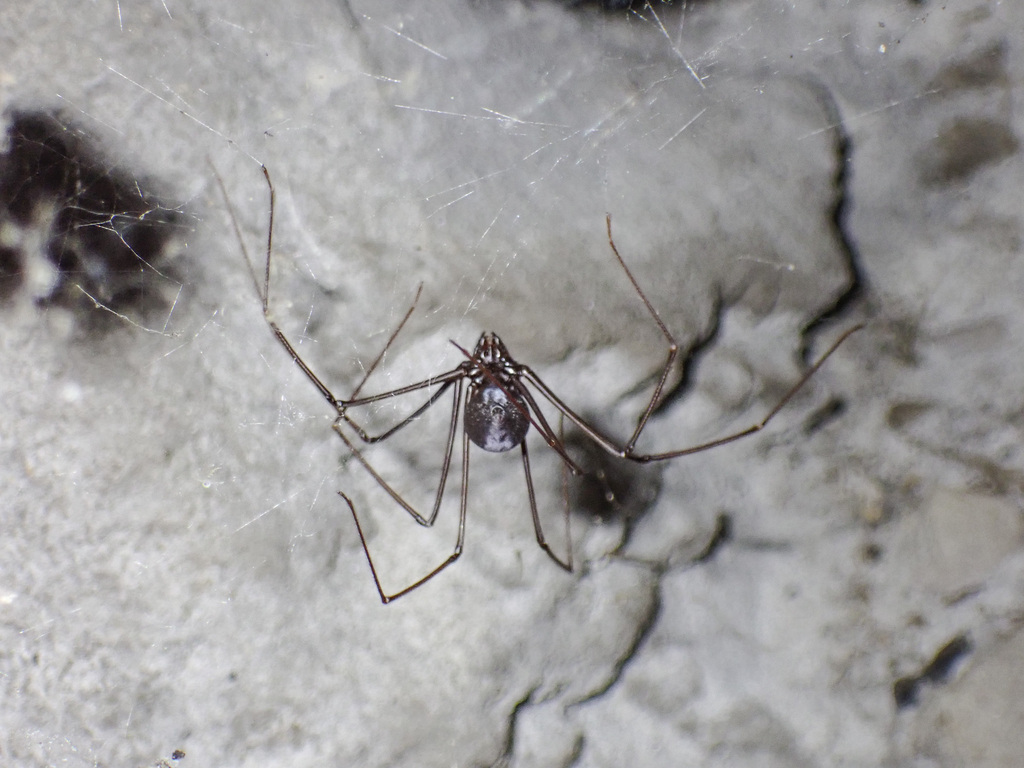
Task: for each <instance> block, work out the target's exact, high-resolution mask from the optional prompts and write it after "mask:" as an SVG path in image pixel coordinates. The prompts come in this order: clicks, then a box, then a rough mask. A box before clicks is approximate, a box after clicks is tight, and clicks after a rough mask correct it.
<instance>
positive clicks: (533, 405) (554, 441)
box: [512, 387, 586, 475]
mask: <svg viewBox="0 0 1024 768" xmlns="http://www.w3.org/2000/svg"><path fill="white" fill-rule="evenodd" d="M519 391H520V392H521V393H522V395H523V399H524V400H526V402H527V403H528V404H529V406H530V410H531V411H533V412H534V413H536V414H537V419H536V420H534V419H533V418H532V417H531V418H530V423H532V424H533V425H534V426H535V427H536V428H537V431H538V432H539V433H540V435H541V437H543V438H544V442H546V443H547V444H548V446H549V447H550V448H552V449H553V450H554V451H555V453H557V454H558V455H559V457H560V458H561V459H562V463H563V464H564V465H565V466H567V467H568V468H569V469H570V471H572V473H573V474H574V475H583V474H586V473H585V472H584V471H583V468H582V467H581V466H580V465H579V464H577V463H576V462H575V461H573V460H572V457H570V456H569V452H568V451H567V450H566V449H565V443H564V442H562V440H561V438H558V437H555V433H554V430H552V429H551V425H550V424H548V421H547V419H546V418H545V417H544V412H543V411H541V409H540V406H539V405H537V400H536V399H535V398H534V396H533V394H531V392H530V390H528V389H527V388H526V387H519ZM512 402H513V403H514V402H515V400H513V401H512Z"/></svg>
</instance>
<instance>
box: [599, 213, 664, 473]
mask: <svg viewBox="0 0 1024 768" xmlns="http://www.w3.org/2000/svg"><path fill="white" fill-rule="evenodd" d="M604 221H605V228H606V229H607V230H608V245H610V246H611V248H612V253H614V254H615V258H616V259H617V260H618V262H619V266H620V267H622V271H623V272H625V273H626V277H628V278H629V282H630V283H632V284H633V289H634V290H635V291H636V293H637V295H638V296H639V297H640V299H641V300H642V301H643V303H644V306H645V307H647V311H648V312H649V313H650V315H651V317H652V318H653V319H654V322H655V323H657V325H658V328H659V329H660V330H661V333H662V335H663V336H664V337H665V340H666V341H667V342H668V356H667V358H666V360H665V366H664V367H663V368H662V369H661V376H660V377H659V378H658V384H657V386H656V387H655V388H654V392H653V393H651V399H650V401H649V402H648V403H647V407H646V408H644V411H643V413H641V414H640V418H638V419H637V422H636V429H634V430H633V435H632V437H630V438H629V442H628V443H626V447H625V449H623V450H624V452H625V453H626V454H627V455H628V454H631V453H632V452H633V447H634V446H635V445H636V441H637V440H639V439H640V433H641V432H643V431H644V427H646V426H647V420H648V419H650V418H651V414H652V413H653V412H654V409H655V408H656V407H657V405H658V401H659V400H660V399H661V393H662V390H664V389H665V382H666V381H668V377H669V374H670V373H671V372H672V365H673V363H675V361H676V357H677V356H678V354H679V344H678V342H676V340H675V338H674V337H673V336H672V334H671V333H670V332H669V330H668V326H666V325H665V321H664V320H662V319H661V315H659V314H658V310H656V309H655V308H654V305H653V304H651V302H650V301H649V300H648V298H647V296H646V294H644V292H643V290H642V289H641V288H640V283H638V282H637V281H636V278H635V277H634V276H633V273H632V272H630V271H629V267H627V266H626V262H625V260H624V259H623V258H622V256H621V255H620V254H619V249H618V248H616V247H615V241H614V240H613V239H612V215H611V214H610V213H606V214H605V217H604Z"/></svg>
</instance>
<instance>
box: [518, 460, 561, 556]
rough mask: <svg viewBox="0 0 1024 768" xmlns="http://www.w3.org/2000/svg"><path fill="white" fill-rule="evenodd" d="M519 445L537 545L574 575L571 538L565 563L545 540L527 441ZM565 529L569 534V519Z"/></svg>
mask: <svg viewBox="0 0 1024 768" xmlns="http://www.w3.org/2000/svg"><path fill="white" fill-rule="evenodd" d="M519 445H520V446H521V447H522V450H523V472H524V473H525V475H526V493H527V495H528V496H529V497H530V514H531V515H532V516H533V530H534V533H535V534H536V535H537V544H539V545H540V548H541V549H543V550H544V551H545V552H547V553H548V557H550V558H551V559H552V560H554V561H555V562H556V563H558V565H559V566H561V567H562V568H563V569H565V570H566V571H568V572H569V573H572V539H571V538H570V539H568V540H567V541H568V546H569V559H568V561H563V560H562V559H561V558H560V557H559V556H558V555H556V554H555V552H554V550H552V549H551V546H550V545H549V544H548V542H547V539H545V538H544V531H543V530H542V529H541V524H540V515H539V514H538V513H537V496H536V494H535V493H534V491H533V475H532V474H531V473H530V454H529V452H528V451H527V450H526V441H525V440H523V442H521V443H520V444H519ZM566 515H567V516H568V510H566ZM565 529H566V532H567V533H568V531H569V521H568V519H566V525H565Z"/></svg>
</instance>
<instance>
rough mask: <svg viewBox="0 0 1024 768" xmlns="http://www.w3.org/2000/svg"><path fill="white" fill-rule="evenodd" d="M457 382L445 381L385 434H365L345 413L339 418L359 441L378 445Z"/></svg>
mask: <svg viewBox="0 0 1024 768" xmlns="http://www.w3.org/2000/svg"><path fill="white" fill-rule="evenodd" d="M458 380H459V379H449V380H448V381H446V382H445V383H444V384H443V385H441V388H440V389H438V390H437V391H436V392H434V393H433V394H432V395H431V396H430V397H429V398H428V399H427V401H426V402H425V403H423V405H421V406H420V407H419V408H417V409H416V410H415V411H413V412H412V413H411V414H409V415H408V416H406V417H405V418H404V419H402V420H401V421H400V422H398V423H397V424H395V425H394V426H393V427H391V428H389V429H388V430H387V431H386V432H382V433H381V434H379V435H370V434H367V432H366V430H364V429H363V428H362V427H361V426H360V425H359V424H358V423H356V421H355V420H354V419H353V418H352V417H351V416H349V415H348V412H347V411H346V412H344V413H342V414H341V418H343V419H344V420H345V423H346V424H348V425H349V426H350V427H352V429H353V430H354V431H355V433H356V434H357V435H359V439H360V440H362V441H363V442H364V443H369V444H371V445H372V444H373V443H379V442H381V441H382V440H387V439H388V438H389V437H391V436H392V435H393V434H395V432H397V431H398V430H400V429H401V428H402V427H404V426H406V425H407V424H410V423H412V422H413V421H415V420H416V419H417V418H418V417H419V416H422V415H423V412H424V411H426V410H427V409H428V408H429V407H430V406H432V405H433V404H434V403H435V402H436V401H437V400H438V399H440V397H441V395H443V394H444V393H445V392H447V391H448V388H449V387H450V386H451V385H452V383H453V382H455V381H458Z"/></svg>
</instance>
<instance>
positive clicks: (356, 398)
mask: <svg viewBox="0 0 1024 768" xmlns="http://www.w3.org/2000/svg"><path fill="white" fill-rule="evenodd" d="M261 168H262V170H263V176H264V178H265V179H266V182H267V189H268V192H269V224H268V228H267V251H266V264H265V267H264V273H263V280H262V285H261V281H260V279H259V277H258V276H257V272H256V269H255V268H254V266H253V263H252V259H251V258H250V256H249V252H248V249H247V248H246V246H245V242H244V239H243V238H242V234H241V230H240V228H239V226H238V222H237V220H236V218H235V215H234V212H233V210H232V209H231V206H230V203H228V211H229V214H230V217H231V221H232V225H233V227H234V230H235V234H236V237H237V238H238V241H239V243H240V245H241V250H242V252H243V255H244V257H245V260H246V263H247V265H248V268H249V273H250V275H251V277H252V280H253V284H254V286H255V288H256V292H257V293H258V294H259V297H260V300H261V303H262V305H263V317H264V319H265V320H266V322H267V325H268V326H270V330H271V331H272V332H273V334H274V337H275V338H276V339H277V341H278V342H279V343H280V344H281V346H282V347H284V349H285V351H286V352H288V354H289V355H290V356H291V358H292V360H294V361H295V364H296V365H298V367H299V368H300V369H301V370H302V372H303V373H304V374H305V375H306V378H308V379H309V380H310V382H312V383H313V385H314V386H315V387H316V388H317V390H319V392H320V394H321V395H322V396H323V398H324V399H325V400H326V401H327V403H328V404H329V405H330V406H331V407H332V408H333V409H334V410H335V411H336V412H337V417H336V418H335V420H334V423H333V425H332V428H333V429H334V431H335V432H336V433H337V434H338V436H339V437H340V438H341V440H342V442H344V443H345V446H346V447H347V448H348V450H349V451H350V452H351V454H352V455H353V456H354V457H355V458H356V460H357V461H358V462H359V463H360V464H361V465H362V466H363V467H364V468H365V469H366V471H367V472H369V474H370V475H371V476H372V477H373V479H374V480H375V481H376V482H377V483H378V484H379V485H380V487H381V488H382V489H383V490H384V491H386V492H387V494H388V495H390V496H391V498H392V499H394V501H395V502H396V503H397V504H398V505H399V506H401V507H402V508H403V509H404V510H405V511H406V512H408V513H409V515H410V516H411V517H412V519H413V520H415V521H416V522H417V523H419V524H420V525H422V526H425V527H430V526H432V525H433V524H434V521H435V520H436V518H437V514H438V511H439V509H440V506H441V500H442V497H443V495H444V491H445V486H446V483H447V480H448V473H449V470H450V469H451V459H452V452H453V450H454V446H455V440H456V436H457V435H458V425H459V416H460V411H461V417H462V440H461V442H462V482H461V490H460V497H459V524H458V538H457V539H456V542H455V548H454V550H453V551H452V553H451V555H449V556H448V558H447V559H446V560H445V561H444V562H442V563H441V564H440V565H438V566H437V567H435V568H434V569H433V570H431V571H430V572H429V573H427V574H426V575H425V576H422V577H421V578H419V579H417V580H416V581H414V582H413V583H412V584H409V585H408V586H406V587H403V588H402V589H400V590H398V591H397V592H393V593H390V594H389V593H387V592H385V590H384V587H383V586H382V584H381V581H380V577H379V575H378V573H377V568H376V566H375V565H374V562H373V557H372V556H371V555H370V549H369V547H368V546H367V542H366V536H365V535H364V533H363V528H362V525H361V524H360V522H359V515H358V514H357V512H356V508H355V505H354V504H353V503H352V500H351V499H350V498H349V497H348V496H346V495H345V494H344V493H343V492H341V491H339V492H338V495H339V496H341V498H342V499H343V500H344V501H345V503H346V504H347V505H348V508H349V510H350V511H351V513H352V519H353V520H354V521H355V525H356V531H357V533H358V534H359V541H360V543H361V544H362V547H363V552H364V554H365V555H366V561H367V563H368V564H369V566H370V573H371V575H372V576H373V582H374V584H375V585H376V587H377V592H378V594H379V595H380V599H381V602H383V603H385V604H387V603H390V602H391V601H393V600H396V599H398V598H399V597H402V596H403V595H407V594H409V593H410V592H412V591H413V590H415V589H417V588H418V587H421V586H423V585H424V584H425V583H427V582H428V581H430V580H431V579H433V578H434V577H435V576H437V575H438V574H439V573H441V572H442V571H443V570H445V569H446V568H447V567H448V566H450V565H451V564H452V563H454V562H455V561H456V560H458V559H459V556H460V555H461V554H462V548H463V542H464V540H465V533H466V506H467V504H466V500H467V493H468V488H469V456H470V449H469V444H470V443H473V444H474V445H476V446H478V447H480V448H482V449H483V450H485V451H489V452H492V453H501V452H505V451H510V450H512V449H514V448H515V447H517V446H518V447H519V449H520V452H521V456H522V462H523V471H524V474H525V477H526V492H527V496H528V499H529V503H530V513H531V515H532V518H533V528H534V532H535V534H536V538H537V544H538V545H539V546H540V548H541V549H542V550H543V551H544V552H546V553H547V554H548V556H549V557H550V558H551V560H553V561H554V562H555V563H556V564H557V565H558V566H560V567H561V568H563V569H564V570H566V571H568V572H571V571H572V570H573V562H572V539H571V536H570V531H569V509H568V498H567V497H566V505H565V515H564V519H565V537H566V541H567V543H568V554H567V556H566V558H565V559H564V560H563V559H562V558H561V557H559V556H558V555H557V554H556V553H555V552H554V550H553V549H552V548H551V546H550V545H549V544H548V542H547V540H546V538H545V537H544V532H543V530H542V529H541V523H540V517H539V515H538V513H537V499H536V495H535V493H534V487H533V478H532V475H531V472H530V456H529V453H528V451H527V448H526V435H527V433H528V432H529V430H530V427H531V426H532V427H534V429H536V430H537V432H538V433H539V434H540V436H541V437H542V438H543V439H544V442H546V443H547V444H548V446H550V447H551V448H552V449H553V450H554V451H555V452H556V453H557V454H558V456H559V457H560V458H561V460H562V462H563V465H564V467H565V468H567V469H568V471H569V472H571V473H573V474H574V475H580V474H583V469H582V468H581V467H580V466H579V465H578V464H577V463H576V462H575V461H573V459H572V458H571V457H570V456H569V454H568V451H567V449H566V447H565V444H564V443H563V441H562V438H561V435H560V433H559V434H558V435H556V434H555V431H554V430H553V429H552V428H551V426H550V424H549V423H548V421H547V419H546V418H545V416H544V414H543V412H542V411H541V409H540V407H539V406H538V403H537V400H536V398H535V396H534V392H536V393H537V394H539V395H540V396H541V397H542V398H543V399H544V400H546V401H547V402H548V403H550V404H551V405H552V406H553V407H554V408H555V409H557V411H558V412H559V414H560V417H559V418H560V421H561V419H563V418H564V419H568V420H569V421H570V422H572V423H573V424H575V425H576V427H577V428H579V429H580V430H581V431H582V432H583V434H584V435H586V436H587V438H589V439H590V440H592V441H593V442H594V443H595V444H596V445H598V446H599V447H600V448H602V449H603V450H605V451H607V452H608V453H609V454H611V455H613V456H617V457H618V458H620V459H625V460H629V461H634V462H638V463H642V464H643V463H648V462H653V461H665V460H667V459H674V458H678V457H680V456H687V455H689V454H693V453H699V452H701V451H706V450H709V449H711V448H716V447H718V446H720V445H725V444H726V443H731V442H734V441H736V440H740V439H742V438H744V437H747V436H749V435H753V434H754V433H756V432H759V431H760V430H761V429H763V428H764V427H765V426H766V425H767V424H768V422H770V421H771V420H772V419H773V418H774V417H775V415H776V414H778V413H779V411H781V410H782V409H783V408H784V407H785V406H786V404H787V403H788V402H789V401H790V400H791V399H792V398H793V396H794V395H795V394H796V393H797V391H798V390H800V388H801V387H803V385H804V384H805V383H807V381H808V379H810V378H811V377H812V376H813V375H814V374H815V372H817V370H818V369H819V368H820V367H821V366H822V365H823V364H824V362H825V361H826V360H827V359H828V358H829V356H830V355H831V354H832V353H833V352H835V351H836V349H838V347H839V345H840V344H842V343H843V342H844V341H845V340H846V339H847V337H849V336H850V335H851V334H852V333H854V332H855V331H857V330H859V329H860V328H861V327H863V326H862V325H859V324H858V325H855V326H853V327H852V328H849V329H847V330H846V331H844V332H843V333H842V334H841V335H840V336H839V338H838V339H836V341H835V342H833V344H832V346H830V347H829V348H828V349H827V350H826V351H825V353H824V354H823V355H822V356H821V357H820V358H818V360H817V361H815V362H814V364H813V365H811V366H810V367H809V368H808V369H807V370H806V372H805V373H804V374H803V376H801V377H800V379H799V380H798V381H797V382H796V383H795V384H794V385H793V386H792V387H790V389H789V390H788V391H787V392H786V393H785V394H784V395H783V396H782V398H781V399H780V400H779V401H778V402H777V403H776V404H775V406H774V407H772V409H771V410H769V411H768V414H767V415H766V416H765V417H764V418H763V419H761V421H759V422H757V423H756V424H753V425H751V426H749V427H747V428H746V429H742V430H739V431H737V432H732V433H730V434H727V435H724V436H722V437H718V438H716V439H714V440H710V441H707V442H703V443H699V444H697V445H692V446H688V447H686V448H679V449H676V450H672V451H666V452H663V453H647V454H645V453H637V452H636V450H635V446H636V443H637V440H638V439H639V438H640V434H641V432H643V430H644V427H645V426H646V425H647V422H648V420H649V419H650V417H651V414H652V413H653V412H654V410H655V407H656V406H657V405H658V403H659V401H660V398H661V394H662V391H663V389H664V387H665V383H666V381H667V380H668V377H669V375H670V373H671V371H672V366H673V363H674V362H675V360H676V356H677V355H678V353H679V345H678V343H677V342H676V340H675V339H674V338H673V336H672V334H671V333H670V332H669V330H668V328H667V327H666V325H665V323H664V322H663V321H662V319H661V317H660V316H659V315H658V312H657V310H655V308H654V306H653V305H652V304H651V302H650V301H648V299H647V296H646V295H645V294H644V292H643V290H642V289H641V288H640V285H639V283H638V282H637V281H636V278H635V277H634V276H633V273H632V272H630V270H629V267H627V266H626V262H625V261H624V260H623V258H622V256H621V255H620V254H619V251H618V248H616V247H615V241H614V240H613V239H612V229H611V226H612V225H611V215H607V216H606V218H605V226H606V229H607V234H608V244H609V246H610V247H611V250H612V253H613V254H614V255H615V259H616V260H617V261H618V263H619V265H620V266H621V267H622V271H623V272H624V273H625V274H626V277H627V278H628V279H629V282H630V283H631V284H632V286H633V289H634V290H635V291H636V293H637V295H638V296H639V297H640V300H641V301H643V303H644V306H645V307H646V308H647V312H648V313H649V314H650V316H651V318H652V319H653V321H654V323H655V324H656V325H657V326H658V328H659V329H660V331H661V333H662V335H663V336H664V337H665V340H666V342H667V343H668V354H667V356H666V360H665V365H664V367H663V369H662V371H661V375H660V376H659V378H658V382H657V384H656V386H655V387H654V392H653V393H652V395H651V399H650V400H649V401H648V403H647V406H646V407H645V408H644V410H643V413H641V415H640V417H639V418H638V419H637V423H636V428H635V429H634V430H633V434H632V435H631V436H630V438H629V440H628V442H626V444H625V446H622V447H620V446H619V445H618V444H617V443H616V442H615V441H614V440H612V439H611V438H609V437H607V436H605V435H604V434H602V433H601V432H599V431H598V430H597V429H596V428H595V427H593V426H591V425H590V424H588V423H587V422H586V421H584V419H583V418H582V417H581V416H579V415H578V414H577V413H576V412H575V411H573V410H572V409H571V408H570V407H569V406H568V405H566V404H565V403H564V402H563V401H562V399H561V398H560V397H558V395H556V394H555V393H554V392H553V391H552V390H551V388H550V387H548V386H547V384H545V383H544V382H543V380H542V379H541V378H540V377H539V376H538V375H537V374H536V373H535V372H534V371H533V369H531V368H530V367H529V366H527V365H523V364H522V363H519V362H517V361H516V360H515V358H513V357H512V355H511V353H510V352H509V350H508V348H507V347H506V346H505V344H504V343H503V342H502V341H501V339H500V338H499V337H498V335H497V334H495V333H492V332H490V331H486V332H484V333H482V334H481V335H480V338H479V339H478V340H477V343H476V346H475V347H474V348H473V351H472V352H470V351H469V350H467V349H465V348H463V347H461V346H459V345H458V344H457V343H455V342H454V341H453V342H451V343H452V344H454V345H455V346H456V347H457V348H458V349H459V350H460V351H461V353H462V355H463V356H464V357H465V360H463V361H462V362H460V363H459V364H458V365H456V366H455V367H454V368H452V369H451V370H449V371H445V372H443V373H438V374H435V375H433V376H430V377H428V378H426V379H423V380H422V381H418V382H416V383H413V384H407V385H406V386H404V387H398V388H397V389H392V390H390V391H388V392H381V393H379V394H376V395H368V396H360V392H361V391H362V388H363V385H364V384H365V383H366V380H367V379H368V378H369V376H370V374H372V373H373V371H374V370H375V369H376V367H377V366H378V364H379V363H380V362H381V360H382V359H383V357H384V355H385V354H386V352H387V351H388V349H389V348H390V347H391V345H392V344H393V343H394V341H395V338H396V337H397V336H398V334H399V333H400V332H401V330H402V328H403V326H404V325H405V323H406V322H407V321H408V320H409V317H410V316H411V315H412V313H413V310H414V309H415V307H416V302H417V300H418V299H419V296H420V292H421V291H422V287H423V286H422V284H421V285H420V287H419V289H418V290H417V292H416V297H415V298H414V299H413V302H412V306H410V308H409V310H408V311H407V312H406V313H405V315H404V317H403V318H402V320H401V321H400V322H399V323H398V326H397V327H396V329H395V330H394V331H393V332H392V334H391V336H390V337H389V338H388V340H387V342H386V343H385V345H384V349H383V350H382V351H381V353H380V354H379V355H378V356H377V357H376V359H375V360H374V361H373V363H372V364H371V365H370V366H369V367H368V368H367V369H366V373H365V374H364V376H363V378H362V380H361V381H360V383H359V384H358V386H357V387H356V388H355V390H354V391H353V393H352V395H351V396H350V397H349V398H348V399H341V398H338V397H335V395H334V394H333V393H332V392H331V390H330V389H329V388H328V387H327V385H326V384H324V382H323V380H322V379H321V378H320V377H319V376H317V374H316V373H315V372H314V371H313V369H312V368H310V367H309V365H308V364H307V363H306V362H305V361H304V360H303V359H302V357H301V356H300V355H299V353H298V351H297V350H296V348H295V346H294V345H293V344H292V343H291V342H290V341H289V340H288V338H287V337H286V336H285V334H284V332H283V331H282V330H281V328H280V327H279V326H278V325H277V323H276V322H275V321H274V320H273V319H272V317H271V312H270V262H271V258H272V255H273V239H274V199H275V193H274V185H273V182H272V181H271V179H270V172H269V171H268V170H267V167H266V166H265V165H264V166H261ZM214 172H215V174H216V176H217V181H218V183H219V184H220V187H221V191H222V193H223V194H224V197H225V200H227V191H226V189H225V188H224V182H223V180H222V179H221V177H220V175H219V174H217V173H216V169H214ZM432 388H436V389H435V390H434V391H433V392H431V393H430V394H429V396H428V397H427V399H426V402H424V403H423V404H422V405H420V406H419V407H418V408H416V409H415V410H414V411H413V412H412V413H411V414H409V415H408V416H406V417H404V418H402V419H401V420H400V421H399V422H398V423H397V424H395V425H394V426H392V427H390V428H389V429H387V430H386V431H384V432H382V433H381V434H378V435H370V434H368V433H367V432H366V430H364V428H363V427H361V426H360V425H359V424H357V423H356V422H355V421H354V420H353V418H352V417H351V416H350V415H349V411H350V410H353V409H357V408H360V407H362V406H367V405H371V404H373V403H380V402H381V401H384V400H389V399H391V398H397V397H401V396H403V395H408V394H412V393H416V392H420V391H423V390H430V389H432ZM452 388H454V395H453V405H452V412H451V419H450V422H449V427H448V438H447V442H446V444H445V450H444V459H443V462H442V465H441V476H440V480H439V482H438V486H437V492H436V495H435V497H434V504H433V507H432V508H431V510H430V513H429V514H423V513H421V512H420V511H419V510H417V509H415V508H414V507H413V506H412V505H411V504H409V503H408V502H407V501H406V500H405V499H404V498H403V497H402V495H401V494H400V493H398V491H396V490H395V489H394V488H393V487H392V486H391V485H389V484H388V482H387V480H385V479H384V477H382V476H381V475H380V474H379V473H378V472H377V470H376V469H374V467H373V466H372V465H371V464H370V462H369V461H368V460H367V459H366V457H365V456H364V455H363V453H362V451H360V449H359V447H358V446H357V445H356V444H355V443H354V442H353V440H352V439H351V438H350V437H349V436H348V435H347V434H346V433H345V430H344V429H343V427H345V426H347V427H348V428H350V429H352V431H353V432H354V433H355V434H356V435H357V436H358V438H359V440H361V441H362V442H363V443H365V444H367V445H369V444H373V443H379V442H381V441H383V440H387V439H388V438H389V437H391V436H392V435H394V434H395V433H396V432H398V431H399V430H401V429H402V428H403V427H405V426H407V425H408V424H410V423H412V422H413V421H415V420H416V419H417V418H419V417H420V416H421V415H422V414H423V413H424V412H426V411H427V409H429V408H430V407H431V406H433V405H434V404H435V403H436V402H437V401H438V400H439V399H440V398H441V397H442V395H444V394H445V393H446V392H448V391H449V390H451V389H452Z"/></svg>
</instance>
